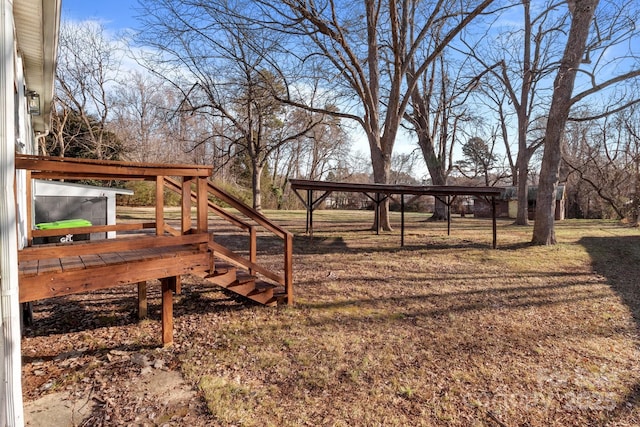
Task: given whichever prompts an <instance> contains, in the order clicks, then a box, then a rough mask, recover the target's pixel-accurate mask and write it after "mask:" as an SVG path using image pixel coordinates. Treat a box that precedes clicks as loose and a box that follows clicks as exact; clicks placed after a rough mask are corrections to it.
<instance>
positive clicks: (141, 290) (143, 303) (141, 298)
mask: <svg viewBox="0 0 640 427" xmlns="http://www.w3.org/2000/svg"><path fill="white" fill-rule="evenodd" d="M146 317H147V282H146V281H142V282H138V320H142V319H145V318H146Z"/></svg>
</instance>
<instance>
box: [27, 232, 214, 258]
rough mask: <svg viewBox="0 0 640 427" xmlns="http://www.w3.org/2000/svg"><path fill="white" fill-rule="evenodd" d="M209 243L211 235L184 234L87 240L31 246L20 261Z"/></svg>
mask: <svg viewBox="0 0 640 427" xmlns="http://www.w3.org/2000/svg"><path fill="white" fill-rule="evenodd" d="M208 242H209V234H207V233H200V234H184V235H181V236H154V237H151V236H143V237H139V238H136V239H106V240H94V241H90V240H86V241H80V242H72V243H63V244H55V245H38V246H29V247H26V248H24V249H22V250H21V251H20V252H18V261H19V262H22V261H33V260H38V259H47V258H62V257H66V256H77V255H88V254H95V253H108V252H126V251H133V250H137V249H149V248H163V247H168V246H183V245H197V244H201V243H208Z"/></svg>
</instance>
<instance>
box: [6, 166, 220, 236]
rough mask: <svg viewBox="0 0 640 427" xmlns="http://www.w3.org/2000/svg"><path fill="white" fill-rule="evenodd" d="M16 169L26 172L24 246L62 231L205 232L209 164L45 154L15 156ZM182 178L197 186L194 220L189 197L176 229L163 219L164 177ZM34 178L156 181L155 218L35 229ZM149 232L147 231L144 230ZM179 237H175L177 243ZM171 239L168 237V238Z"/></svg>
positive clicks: (186, 182)
mask: <svg viewBox="0 0 640 427" xmlns="http://www.w3.org/2000/svg"><path fill="white" fill-rule="evenodd" d="M16 169H17V170H25V171H26V175H27V176H26V183H27V185H26V187H27V197H26V203H27V206H26V209H25V211H26V212H25V214H26V218H25V220H26V223H27V224H26V225H27V226H26V233H27V236H26V237H27V246H32V245H33V239H34V238H37V237H51V236H56V235H65V234H78V233H102V232H109V231H116V232H118V231H120V232H135V231H141V230H145V229H155V235H156V236H179V235H186V234H207V233H208V224H207V215H208V212H207V195H206V181H207V178H208V177H209V176H210V174H211V169H212V168H211V167H208V166H200V165H164V164H151V163H129V162H116V161H104V160H92V159H75V158H66V157H45V156H30V155H16ZM165 176H173V177H180V178H182V184H181V185H182V186H184V187H186V188H188V189H189V191H190V189H191V186H192V184H193V183H194V182H195V184H196V188H197V189H199V193H198V194H197V201H196V206H197V207H196V221H195V223H192V220H191V199H190V198H189V200H188V202H187V203H183V211H182V215H181V230H179V231H178V230H175V229H174V228H173V227H171V226H170V225H169V224H168V223H167V221H165V206H164V177H165ZM33 179H52V180H97V181H114V180H118V181H136V180H138V181H139V180H144V181H152V182H155V193H156V202H155V211H154V218H155V221H153V222H149V221H140V222H135V223H122V224H110V225H92V226H87V227H77V228H59V229H54V230H38V229H35V227H34V224H33V216H32V212H34V210H33V206H32V203H33V194H32V188H33V186H32V180H33ZM147 234H148V233H147ZM177 241H178V239H176V242H177ZM167 242H171V240H170V239H169V240H167Z"/></svg>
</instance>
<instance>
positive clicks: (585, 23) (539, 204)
mask: <svg viewBox="0 0 640 427" xmlns="http://www.w3.org/2000/svg"><path fill="white" fill-rule="evenodd" d="M568 4H569V10H570V11H571V15H572V19H571V28H570V30H569V37H568V39H567V44H566V47H565V51H564V54H563V56H562V60H561V62H560V69H559V70H558V74H557V75H556V78H555V82H554V85H553V88H554V91H553V98H552V101H551V107H550V108H549V119H548V121H547V131H546V134H545V146H544V154H543V157H542V168H541V170H540V184H539V185H538V196H537V199H536V221H535V224H534V228H533V239H532V242H533V243H536V244H546V245H549V244H555V243H556V236H555V229H554V219H555V214H554V213H555V198H556V197H555V196H556V188H557V186H558V181H559V178H558V175H559V172H560V161H561V159H562V151H561V146H562V134H563V132H564V128H565V124H566V122H567V119H568V118H569V110H570V108H571V94H572V93H573V87H574V83H575V79H576V74H577V72H578V67H579V66H580V62H581V60H582V57H583V54H584V51H585V48H586V46H587V39H588V37H589V28H590V27H591V23H592V20H593V16H594V14H595V10H596V7H597V6H598V0H582V1H579V2H573V1H570V2H569V3H568Z"/></svg>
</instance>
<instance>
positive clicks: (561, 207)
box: [473, 185, 565, 221]
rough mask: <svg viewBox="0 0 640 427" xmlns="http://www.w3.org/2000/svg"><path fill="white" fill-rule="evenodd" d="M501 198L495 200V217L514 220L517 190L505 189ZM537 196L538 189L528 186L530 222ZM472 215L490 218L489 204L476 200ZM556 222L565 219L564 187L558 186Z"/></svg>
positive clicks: (532, 218)
mask: <svg viewBox="0 0 640 427" xmlns="http://www.w3.org/2000/svg"><path fill="white" fill-rule="evenodd" d="M502 194H503V196H502V197H501V198H500V199H498V200H496V217H498V218H516V216H517V212H518V189H517V188H516V187H505V191H504V192H503V193H502ZM537 196H538V187H537V186H535V185H530V186H529V192H528V197H527V201H528V203H527V206H528V211H529V214H528V217H529V219H530V220H534V219H535V214H536V197H537ZM473 214H474V216H475V217H477V218H491V203H490V201H487V200H485V199H480V198H476V199H474V204H473ZM555 219H556V221H561V220H563V219H565V187H564V185H559V186H558V190H557V191H556V212H555Z"/></svg>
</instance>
